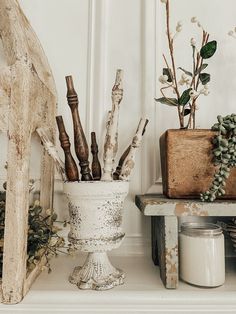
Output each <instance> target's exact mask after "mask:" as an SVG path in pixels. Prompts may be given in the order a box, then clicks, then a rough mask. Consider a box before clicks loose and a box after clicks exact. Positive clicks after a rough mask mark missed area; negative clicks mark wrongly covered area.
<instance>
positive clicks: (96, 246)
mask: <svg viewBox="0 0 236 314" xmlns="http://www.w3.org/2000/svg"><path fill="white" fill-rule="evenodd" d="M128 190H129V182H123V181H113V182H106V181H92V182H80V183H78V182H65V183H64V193H65V194H66V196H67V198H68V202H69V213H70V233H69V236H68V237H69V241H70V242H71V243H72V244H73V245H74V246H75V247H76V248H77V249H79V250H81V251H83V252H89V256H88V259H87V261H86V262H85V264H84V265H83V267H80V268H78V267H77V268H76V269H75V270H74V273H73V274H72V276H71V277H70V281H71V282H73V283H74V284H77V286H78V287H79V288H81V289H95V290H106V289H110V288H112V287H113V286H115V285H117V284H122V283H123V277H124V274H123V272H122V271H120V270H117V269H116V268H115V267H113V266H112V265H111V264H110V262H109V260H108V257H107V255H106V252H107V251H110V250H113V249H115V248H118V247H119V246H120V244H121V242H122V240H123V238H124V232H123V231H122V214H123V205H124V200H125V197H126V195H127V194H128ZM94 253H96V254H94Z"/></svg>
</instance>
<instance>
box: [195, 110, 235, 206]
mask: <svg viewBox="0 0 236 314" xmlns="http://www.w3.org/2000/svg"><path fill="white" fill-rule="evenodd" d="M217 120H218V123H215V124H214V125H213V127H212V130H213V131H217V132H218V134H217V135H216V136H215V137H214V139H213V145H214V147H213V155H214V157H213V162H214V164H215V165H216V166H218V170H217V171H216V173H215V175H214V179H213V181H212V184H211V187H210V188H209V190H208V191H206V192H204V193H202V194H201V195H200V198H201V200H202V201H203V202H213V201H214V200H215V199H216V198H217V197H218V196H222V195H224V194H225V185H226V180H227V178H228V177H229V173H230V169H231V168H233V167H235V166H236V114H231V115H227V116H226V117H222V116H218V117H217Z"/></svg>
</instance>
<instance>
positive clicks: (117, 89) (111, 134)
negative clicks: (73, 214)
mask: <svg viewBox="0 0 236 314" xmlns="http://www.w3.org/2000/svg"><path fill="white" fill-rule="evenodd" d="M122 81H123V71H122V70H117V72H116V80H115V85H114V86H113V88H112V96H111V99H112V110H111V112H109V114H108V121H107V134H106V138H105V144H104V155H103V160H104V169H103V175H102V180H103V181H112V180H113V178H112V172H113V169H114V161H115V156H116V153H117V150H118V120H119V108H120V102H121V101H122V99H123V86H122V84H123V82H122Z"/></svg>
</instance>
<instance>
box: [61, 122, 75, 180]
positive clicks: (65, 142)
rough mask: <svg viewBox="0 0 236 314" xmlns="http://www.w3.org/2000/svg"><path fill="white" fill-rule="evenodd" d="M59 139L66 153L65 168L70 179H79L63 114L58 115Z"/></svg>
mask: <svg viewBox="0 0 236 314" xmlns="http://www.w3.org/2000/svg"><path fill="white" fill-rule="evenodd" d="M56 121H57V126H58V131H59V140H60V142H61V147H62V149H63V151H64V154H65V170H66V176H67V178H68V181H79V173H78V168H77V166H76V163H75V160H74V158H73V157H72V155H71V151H70V139H69V136H68V134H67V133H66V130H65V125H64V122H63V118H62V116H57V117H56Z"/></svg>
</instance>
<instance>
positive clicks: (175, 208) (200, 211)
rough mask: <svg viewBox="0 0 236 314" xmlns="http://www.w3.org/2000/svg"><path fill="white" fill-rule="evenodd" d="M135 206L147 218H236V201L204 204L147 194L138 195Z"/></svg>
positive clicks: (197, 201)
mask: <svg viewBox="0 0 236 314" xmlns="http://www.w3.org/2000/svg"><path fill="white" fill-rule="evenodd" d="M135 204H136V206H137V207H138V208H139V209H140V210H141V212H142V213H143V214H144V215H145V216H177V217H183V216H215V217H217V216H218V217H224V216H236V200H217V201H215V202H212V203H206V202H205V203H204V202H201V201H200V200H190V199H169V198H167V197H165V196H164V195H161V194H145V195H137V196H136V197H135Z"/></svg>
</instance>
